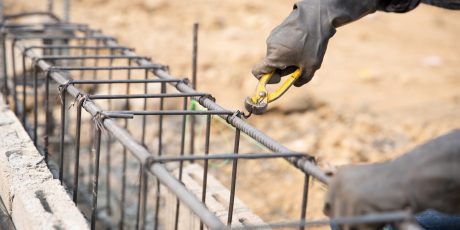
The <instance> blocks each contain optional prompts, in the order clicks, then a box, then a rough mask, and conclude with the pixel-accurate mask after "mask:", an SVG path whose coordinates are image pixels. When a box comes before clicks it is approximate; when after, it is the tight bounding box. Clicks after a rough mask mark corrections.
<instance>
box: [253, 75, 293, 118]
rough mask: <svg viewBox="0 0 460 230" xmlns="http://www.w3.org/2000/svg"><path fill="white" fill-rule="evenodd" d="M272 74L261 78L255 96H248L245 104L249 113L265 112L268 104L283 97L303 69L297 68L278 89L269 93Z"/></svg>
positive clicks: (258, 113)
mask: <svg viewBox="0 0 460 230" xmlns="http://www.w3.org/2000/svg"><path fill="white" fill-rule="evenodd" d="M272 76H273V73H269V74H264V75H263V76H262V77H261V78H260V80H259V84H258V85H257V88H256V93H255V94H254V96H252V97H246V100H245V103H244V105H245V107H246V109H247V110H248V111H249V113H253V114H256V115H261V114H264V113H265V112H266V111H267V109H268V104H269V103H271V102H273V101H275V100H276V99H278V98H279V97H281V96H282V95H283V94H284V93H285V92H286V91H287V90H288V89H289V88H290V87H291V86H292V84H293V83H294V82H295V81H296V80H297V79H298V78H299V77H300V76H301V71H300V69H296V70H295V71H294V72H293V73H291V74H290V75H289V76H288V77H287V79H286V80H285V81H284V82H283V84H281V86H280V87H279V88H278V89H276V90H275V91H274V92H270V93H269V92H268V91H267V83H268V81H269V80H270V78H271V77H272Z"/></svg>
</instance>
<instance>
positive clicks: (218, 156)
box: [153, 153, 309, 163]
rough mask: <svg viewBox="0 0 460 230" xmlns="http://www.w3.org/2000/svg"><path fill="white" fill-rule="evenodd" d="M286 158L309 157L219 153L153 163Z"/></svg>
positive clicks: (276, 154)
mask: <svg viewBox="0 0 460 230" xmlns="http://www.w3.org/2000/svg"><path fill="white" fill-rule="evenodd" d="M285 157H309V156H308V155H305V154H303V153H240V154H234V153H219V154H214V155H190V154H189V155H187V154H186V155H183V156H161V157H154V158H153V162H161V163H166V162H175V161H190V160H234V159H244V160H256V159H270V158H285Z"/></svg>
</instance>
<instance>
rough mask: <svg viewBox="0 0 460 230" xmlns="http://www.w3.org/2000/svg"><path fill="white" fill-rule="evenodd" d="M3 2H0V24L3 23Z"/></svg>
mask: <svg viewBox="0 0 460 230" xmlns="http://www.w3.org/2000/svg"><path fill="white" fill-rule="evenodd" d="M3 10H4V9H3V0H0V22H3V16H4V12H3Z"/></svg>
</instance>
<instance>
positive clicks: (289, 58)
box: [252, 0, 335, 86]
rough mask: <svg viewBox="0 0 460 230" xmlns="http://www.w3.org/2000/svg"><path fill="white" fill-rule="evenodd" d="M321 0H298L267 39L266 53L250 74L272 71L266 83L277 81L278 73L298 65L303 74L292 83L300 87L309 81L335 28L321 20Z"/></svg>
mask: <svg viewBox="0 0 460 230" xmlns="http://www.w3.org/2000/svg"><path fill="white" fill-rule="evenodd" d="M320 5H322V3H321V0H313V1H312V0H309V1H303V2H299V3H297V4H296V5H295V6H294V10H293V11H292V13H291V14H290V15H289V16H288V17H287V18H286V19H285V20H284V21H283V23H281V25H279V26H278V27H276V28H275V29H274V30H273V31H272V32H271V34H270V36H269V37H268V39H267V55H266V57H265V58H264V59H263V60H262V61H261V62H260V63H259V64H257V65H256V66H255V67H254V68H253V70H252V74H253V75H254V76H255V77H257V78H260V77H261V76H262V75H264V74H267V73H274V74H273V76H272V77H271V79H270V81H269V83H272V84H273V83H278V82H280V79H281V76H285V75H287V74H289V73H291V72H293V71H294V70H295V69H296V68H300V70H301V72H302V75H301V77H300V78H299V79H297V80H296V81H295V82H294V85H295V86H301V85H303V84H305V83H307V82H309V81H310V80H311V79H312V77H313V74H314V73H315V71H316V70H317V69H318V68H319V67H320V66H321V62H322V61H323V57H324V53H325V51H326V46H327V42H328V40H329V38H330V37H331V36H332V35H333V34H334V31H335V29H334V28H333V27H332V25H330V24H329V23H325V22H323V21H321V19H322V18H323V17H324V16H325V15H321V14H322V13H324V12H322V11H321V6H320Z"/></svg>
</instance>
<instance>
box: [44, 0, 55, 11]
mask: <svg viewBox="0 0 460 230" xmlns="http://www.w3.org/2000/svg"><path fill="white" fill-rule="evenodd" d="M46 3H47V4H46V6H47V7H46V8H47V9H48V12H49V13H53V8H54V0H47V1H46Z"/></svg>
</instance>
